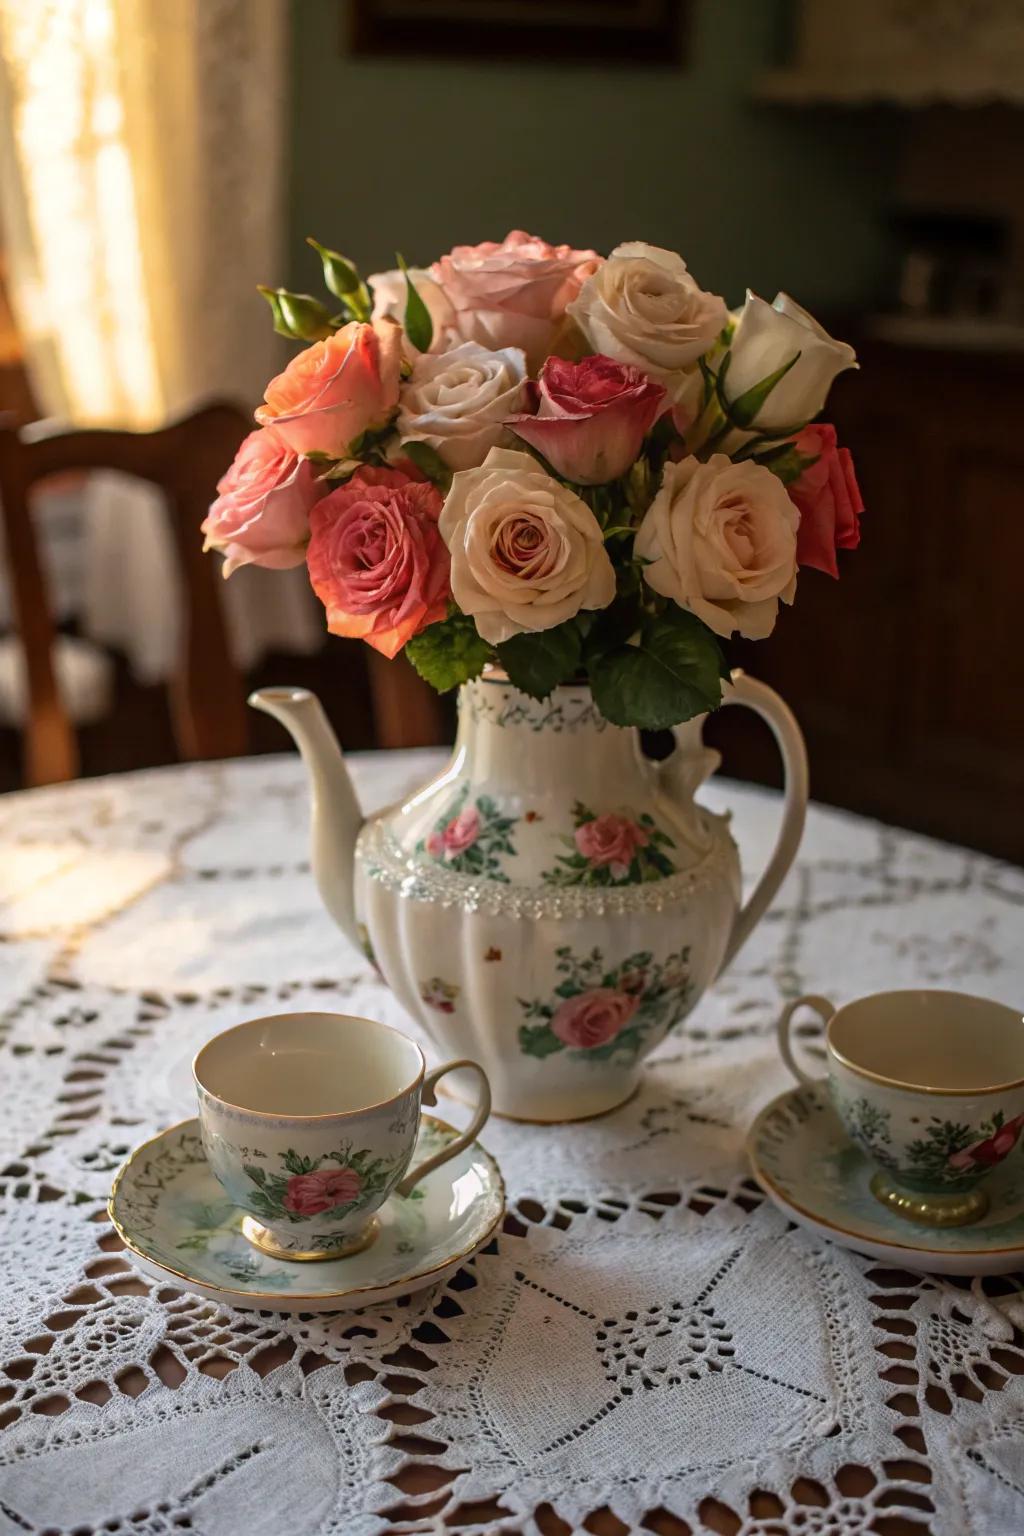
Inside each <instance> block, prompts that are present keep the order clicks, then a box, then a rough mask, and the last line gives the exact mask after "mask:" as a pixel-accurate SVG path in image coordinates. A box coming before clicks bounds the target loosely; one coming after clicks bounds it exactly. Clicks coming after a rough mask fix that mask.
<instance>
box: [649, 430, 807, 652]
mask: <svg viewBox="0 0 1024 1536" xmlns="http://www.w3.org/2000/svg"><path fill="white" fill-rule="evenodd" d="M799 521H800V514H799V513H798V512H797V510H796V508H795V507H794V505H793V503H792V502H791V501H790V499H789V496H788V495H787V494H786V487H785V486H784V485H783V484H782V481H781V480H780V479H779V478H778V477H777V476H776V475H773V474H772V472H771V470H770V469H766V468H765V467H764V465H763V464H753V463H751V462H749V461H747V462H745V463H740V464H734V463H733V462H732V460H731V459H727V458H726V457H725V455H724V454H721V453H715V454H712V456H711V458H710V459H708V461H707V463H706V464H702V463H700V462H699V460H697V459H695V458H686V459H682V460H681V461H680V462H679V463H678V464H666V465H665V470H664V474H663V476H662V482H661V489H660V490H659V492H658V494H657V496H655V498H654V500H653V501H652V503H651V505H650V506H649V507H648V509H647V511H646V513H645V514H644V520H643V522H642V523H641V524H640V528H639V530H638V532H637V536H636V539H635V541H634V549H635V552H636V554H637V555H639V556H640V557H641V559H643V560H647V561H649V562H650V564H648V565H646V566H645V567H644V573H643V574H644V580H645V581H646V582H647V584H648V586H650V587H652V588H653V589H654V591H655V592H660V593H661V594H662V596H663V597H671V598H672V599H673V600H674V601H675V602H677V603H678V604H679V605H680V607H682V608H688V609H689V610H690V612H691V613H695V614H696V615H697V617H698V619H702V620H703V621H704V623H705V624H707V625H708V627H709V628H710V629H713V630H714V631H715V634H716V635H731V634H732V632H733V630H737V629H738V630H739V632H740V634H741V635H745V636H746V637H747V639H748V640H763V639H764V638H765V637H766V636H767V635H770V634H771V632H772V630H773V629H774V627H775V619H776V615H777V613H778V608H779V599H780V598H781V599H782V601H783V602H784V603H791V602H792V601H793V598H794V596H795V594H796V534H797V527H798V524H799Z"/></svg>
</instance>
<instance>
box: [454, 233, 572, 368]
mask: <svg viewBox="0 0 1024 1536" xmlns="http://www.w3.org/2000/svg"><path fill="white" fill-rule="evenodd" d="M600 264H601V258H600V256H599V255H598V254H597V252H596V251H576V250H573V249H572V247H571V246H568V245H549V244H548V243H547V241H546V240H541V239H539V238H538V237H537V236H536V235H528V234H527V233H526V231H525V230H522V229H513V230H511V231H510V232H509V234H507V235H506V236H505V238H504V240H502V241H501V242H500V244H499V243H498V242H496V241H494V240H485V241H484V242H483V243H482V244H481V245H457V246H455V247H454V249H453V250H451V251H450V252H449V253H448V255H447V256H442V257H441V259H440V261H435V263H434V265H433V267H432V268H431V273H432V276H433V277H434V280H435V281H436V282H438V283H440V285H441V287H442V288H443V290H444V293H445V297H446V298H447V299H448V301H449V302H450V303H451V305H452V306H453V308H454V310H455V324H456V326H457V327H458V330H459V332H460V334H461V335H462V337H463V338H464V340H466V341H478V342H479V343H480V345H481V346H484V347H490V348H492V349H495V350H497V349H500V348H502V347H522V349H523V351H524V352H525V353H526V356H527V361H528V362H529V365H530V368H531V370H533V369H536V368H539V367H540V365H541V363H542V362H543V361H544V359H545V357H547V355H548V353H549V352H551V351H552V350H553V344H554V342H555V338H556V336H557V335H558V333H559V331H560V330H561V328H562V321H563V317H564V315H565V311H566V306H567V304H568V303H569V302H570V300H572V299H574V298H575V296H576V295H577V293H579V291H580V288H581V286H582V284H583V283H584V281H585V280H586V278H588V277H589V276H590V274H591V273H592V272H596V271H597V268H598V267H599V266H600Z"/></svg>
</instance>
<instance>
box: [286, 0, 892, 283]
mask: <svg viewBox="0 0 1024 1536" xmlns="http://www.w3.org/2000/svg"><path fill="white" fill-rule="evenodd" d="M781 3H782V0H695V3H694V24H693V36H692V46H691V49H690V61H689V63H688V64H687V65H686V66H685V67H684V68H682V69H656V68H653V69H652V68H643V67H640V66H630V67H623V68H611V67H609V68H606V67H593V66H578V67H573V68H570V67H566V66H565V65H559V66H555V65H545V64H520V63H515V64H512V63H498V62H496V63H493V64H492V63H455V62H452V63H447V62H444V61H442V62H438V61H436V60H425V61H423V62H422V63H421V62H418V61H396V60H376V59H354V58H350V57H346V56H343V53H342V44H341V39H342V36H343V34H344V27H343V21H344V17H343V8H344V7H343V0H292V4H293V59H292V75H293V105H292V148H291V166H292V178H291V186H290V196H291V213H290V220H289V229H290V253H289V272H288V278H289V281H290V282H291V283H292V284H293V285H294V286H297V287H299V288H309V287H310V286H311V285H313V284H314V283H315V280H316V267H315V264H314V258H313V256H312V253H311V252H306V251H304V249H303V245H302V240H303V237H304V236H305V235H307V234H315V235H316V236H317V237H318V238H319V239H320V240H323V241H325V242H326V243H328V244H333V245H336V246H337V247H338V248H340V249H341V250H344V251H345V252H346V253H347V254H348V255H350V256H351V257H352V258H353V259H355V260H356V261H358V262H359V263H360V264H361V265H362V266H363V268H364V270H365V271H372V270H375V269H376V268H378V267H381V266H391V265H393V253H394V251H395V249H396V248H399V249H401V250H402V251H403V252H404V254H405V255H406V257H407V259H408V260H409V261H410V262H417V263H422V262H426V261H428V260H430V259H431V258H432V257H434V256H435V255H437V254H438V253H440V252H442V251H445V250H447V249H448V248H449V247H450V246H451V245H453V244H454V243H456V242H457V241H468V242H475V241H477V240H481V239H488V238H490V239H494V238H500V237H501V236H502V235H503V234H504V233H505V232H506V230H508V229H509V228H512V227H514V226H517V225H518V226H520V227H523V228H525V229H528V230H530V231H532V232H533V233H536V234H540V235H543V236H545V237H546V238H547V239H549V240H552V241H567V242H569V243H571V244H573V245H576V246H593V247H594V248H595V249H597V250H599V251H607V250H609V249H610V248H611V247H612V246H613V245H614V244H616V243H617V242H618V241H619V240H627V239H630V240H631V239H641V240H649V241H651V242H652V243H654V244H657V245H664V246H669V247H671V248H673V249H675V250H678V251H680V252H681V254H682V255H683V256H684V257H685V258H686V260H687V262H688V263H689V265H690V268H691V270H692V271H693V272H694V274H695V275H696V277H697V278H698V280H699V281H700V282H701V283H702V284H703V285H704V286H705V287H707V288H711V289H714V290H716V291H718V292H720V293H723V294H724V295H725V296H726V298H727V299H728V300H729V301H730V302H731V303H735V302H738V301H739V300H740V299H741V297H742V293H743V290H744V287H745V286H746V285H747V284H749V285H750V286H752V287H754V288H756V289H758V290H759V291H761V292H764V293H766V294H769V295H770V294H773V293H774V292H775V291H776V289H777V288H780V287H785V288H787V289H788V290H789V291H790V292H792V293H793V294H794V295H795V296H796V297H797V298H798V299H801V300H802V301H803V302H805V303H807V304H811V305H814V306H818V307H821V306H826V307H827V306H832V307H835V306H845V305H847V304H856V303H857V302H858V301H860V300H862V299H866V298H869V297H870V295H871V292H872V290H873V288H874V287H875V285H876V283H877V280H878V276H879V273H880V270H881V269H882V264H883V261H884V256H885V246H884V240H883V237H882V234H881V232H880V229H879V224H878V215H879V210H880V208H881V206H882V204H883V203H884V199H885V197H886V188H887V167H888V165H889V164H890V163H891V160H892V144H891V142H890V140H891V137H892V133H893V128H892V126H891V122H892V120H891V119H887V118H886V117H885V116H884V115H880V114H878V113H866V112H851V113H838V112H837V113H821V112H818V113H807V112H796V111H791V110H785V109H779V108H773V107H761V106H756V105H754V104H753V103H752V102H751V100H750V96H751V90H752V84H753V81H754V79H755V77H756V75H757V73H758V71H759V70H760V69H762V68H764V67H765V66H766V65H769V64H771V63H772V62H774V61H775V59H776V58H777V56H778V55H777V50H778V43H779V30H780V26H781V24H782V22H783V20H784V13H783V11H782V9H781ZM282 275H283V274H282ZM269 276H273V274H268V277H269Z"/></svg>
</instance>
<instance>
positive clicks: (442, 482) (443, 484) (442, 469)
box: [402, 438, 452, 496]
mask: <svg viewBox="0 0 1024 1536" xmlns="http://www.w3.org/2000/svg"><path fill="white" fill-rule="evenodd" d="M402 452H403V453H404V454H405V456H406V458H407V459H412V461H413V463H414V464H415V465H416V468H417V469H418V470H419V471H420V472H421V474H424V475H426V477H427V479H428V480H430V481H432V482H433V484H434V485H436V486H437V488H438V490H439V491H443V492H444V494H445V495H446V496H447V494H448V492H449V491H450V490H451V485H452V472H451V470H450V469H449V468H448V465H447V464H446V463H445V461H444V459H442V457H441V455H440V454H439V453H438V451H437V449H436V448H431V446H430V444H429V443H420V442H417V441H416V439H415V438H411V439H410V440H409V442H407V443H403V444H402Z"/></svg>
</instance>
